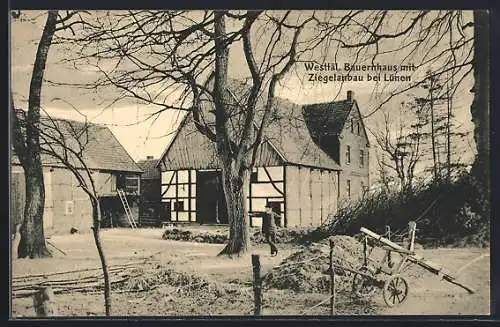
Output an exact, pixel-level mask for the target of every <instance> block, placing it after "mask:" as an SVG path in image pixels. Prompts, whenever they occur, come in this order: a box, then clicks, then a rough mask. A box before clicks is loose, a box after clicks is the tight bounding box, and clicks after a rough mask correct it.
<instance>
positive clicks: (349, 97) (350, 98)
mask: <svg viewBox="0 0 500 327" xmlns="http://www.w3.org/2000/svg"><path fill="white" fill-rule="evenodd" d="M352 100H354V92H353V91H351V90H349V91H347V101H350V102H352Z"/></svg>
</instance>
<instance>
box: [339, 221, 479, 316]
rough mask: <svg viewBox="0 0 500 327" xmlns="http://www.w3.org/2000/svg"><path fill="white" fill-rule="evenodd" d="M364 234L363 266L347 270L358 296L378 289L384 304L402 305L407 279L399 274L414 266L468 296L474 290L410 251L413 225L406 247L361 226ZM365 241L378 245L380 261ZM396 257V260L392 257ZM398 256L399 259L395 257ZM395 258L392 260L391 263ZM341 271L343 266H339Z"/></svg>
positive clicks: (405, 294) (412, 249) (404, 298)
mask: <svg viewBox="0 0 500 327" xmlns="http://www.w3.org/2000/svg"><path fill="white" fill-rule="evenodd" d="M360 231H361V233H363V234H364V236H365V238H364V264H363V266H361V267H360V268H359V269H347V270H350V271H351V272H352V273H354V277H353V280H352V290H353V292H354V293H355V294H356V295H357V296H359V297H369V296H372V295H373V294H374V293H375V291H376V290H377V289H382V295H383V298H384V302H385V303H386V304H387V305H388V306H390V307H392V306H396V305H399V304H401V303H403V302H404V301H405V300H406V299H407V297H408V289H409V285H408V280H407V278H405V277H404V276H403V272H404V271H405V270H406V268H407V267H408V266H409V265H413V264H416V265H418V266H420V267H422V268H424V269H425V270H427V271H429V272H431V273H433V274H435V275H437V276H439V277H441V278H442V279H443V280H445V281H447V282H450V283H452V284H455V285H457V286H459V287H461V288H463V289H465V290H466V291H467V292H469V293H474V290H473V289H472V288H470V287H469V286H467V285H464V284H463V283H460V282H458V281H457V280H456V278H455V276H453V275H452V274H451V273H449V272H447V271H446V270H445V269H443V268H442V267H440V266H439V265H437V264H435V263H433V262H431V261H429V260H426V259H424V258H423V257H422V256H420V255H418V254H416V253H415V251H414V240H415V231H416V224H415V223H414V222H410V224H409V235H408V236H409V242H408V243H409V244H408V246H407V248H405V247H403V246H401V245H399V244H396V243H394V242H392V241H391V240H389V239H388V238H385V237H383V236H381V235H379V234H377V233H375V232H372V231H371V230H369V229H367V228H364V227H361V230H360ZM368 239H371V240H372V241H374V242H373V243H375V245H378V244H380V245H382V246H381V247H382V249H383V250H384V251H385V255H384V256H383V258H382V259H381V260H378V261H377V260H374V259H372V258H371V257H370V255H369V254H368ZM393 254H395V255H394V256H393ZM394 257H396V258H394ZM398 257H399V260H397V258H398ZM395 259H396V260H395ZM342 268H344V269H345V267H342Z"/></svg>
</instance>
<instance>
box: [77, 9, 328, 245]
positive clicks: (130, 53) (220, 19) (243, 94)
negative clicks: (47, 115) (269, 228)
mask: <svg viewBox="0 0 500 327" xmlns="http://www.w3.org/2000/svg"><path fill="white" fill-rule="evenodd" d="M315 20H316V18H315V15H314V13H312V14H311V15H301V14H292V13H291V12H290V11H287V12H276V13H267V12H262V11H248V12H239V11H237V12H230V11H215V12H212V11H205V12H183V11H180V12H169V11H167V12H150V11H140V12H127V13H126V14H123V13H119V14H115V15H112V16H109V17H108V16H106V15H104V16H102V15H101V16H100V17H99V19H97V20H96V21H95V22H94V26H93V28H87V29H86V30H85V31H84V36H83V37H82V38H80V39H78V40H77V41H75V40H74V39H73V40H72V41H73V42H76V43H77V44H79V45H80V46H82V47H81V52H80V53H79V58H78V62H79V63H84V64H87V65H88V64H94V65H96V67H97V68H98V69H99V70H100V71H101V72H102V74H103V76H104V78H103V79H101V80H100V81H98V83H97V85H96V84H93V85H92V86H91V87H96V86H97V87H108V86H114V87H117V88H118V89H120V90H122V93H121V96H122V97H133V98H135V99H139V100H141V101H144V102H146V103H148V104H153V105H158V106H159V107H160V108H161V109H159V110H158V112H156V113H154V115H159V114H160V113H161V112H162V111H164V110H167V109H176V110H182V111H186V112H189V113H190V114H192V116H193V119H194V122H195V125H196V127H197V129H198V131H199V132H200V133H202V134H203V135H205V136H206V137H207V138H208V139H209V140H211V141H212V142H214V145H215V149H216V153H217V158H218V161H219V164H220V169H221V173H222V188H223V191H224V196H225V199H226V201H225V202H226V206H227V212H228V217H229V225H230V231H229V242H228V244H227V246H226V247H225V248H224V249H223V250H222V252H221V254H236V253H238V254H239V253H244V252H246V251H247V249H248V244H249V234H248V225H249V222H248V216H247V208H246V194H245V192H246V189H247V187H246V186H247V185H248V179H249V176H248V175H249V173H248V172H249V170H250V169H252V167H253V166H254V165H255V161H256V159H257V155H258V149H259V146H260V144H261V143H262V142H263V140H264V128H265V126H267V125H268V122H269V119H270V115H271V111H272V108H273V106H274V100H275V92H276V87H277V84H278V83H279V82H280V80H282V78H283V77H284V76H285V74H287V72H289V71H290V69H291V67H292V66H293V65H294V63H295V62H296V61H297V59H298V58H299V56H300V54H304V53H306V52H308V51H310V50H311V49H310V46H311V44H310V43H307V42H302V41H301V40H300V35H301V32H302V31H303V30H304V29H305V28H306V27H307V25H308V24H309V23H313V22H314V21H315ZM318 33H324V32H323V31H319V32H318ZM255 40H257V42H256V41H255ZM301 42H302V43H301ZM299 43H300V46H299ZM236 44H239V45H241V46H242V48H243V53H244V57H245V63H246V68H247V69H248V71H249V73H250V79H249V80H248V83H246V85H245V86H244V89H242V90H240V92H239V93H240V94H235V91H234V90H231V86H230V82H229V81H228V72H229V67H228V60H229V57H228V54H229V50H230V47H231V46H234V45H236ZM109 63H112V67H113V68H111V69H106V67H105V65H106V64H109ZM169 97H170V98H172V97H177V98H178V99H180V100H178V101H173V102H172V101H170V102H169V101H168V98H169ZM118 100H119V99H117V101H118ZM211 113H212V114H215V122H214V121H213V119H211V118H210V114H211Z"/></svg>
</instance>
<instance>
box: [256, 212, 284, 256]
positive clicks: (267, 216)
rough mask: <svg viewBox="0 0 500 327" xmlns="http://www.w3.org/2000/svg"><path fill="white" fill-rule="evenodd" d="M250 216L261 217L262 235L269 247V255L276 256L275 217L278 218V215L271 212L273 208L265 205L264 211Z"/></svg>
mask: <svg viewBox="0 0 500 327" xmlns="http://www.w3.org/2000/svg"><path fill="white" fill-rule="evenodd" d="M250 215H251V216H260V217H262V233H263V234H264V237H265V238H266V242H267V243H268V244H269V246H270V247H271V255H272V256H273V257H274V256H276V255H277V254H278V248H277V247H276V221H275V217H280V215H278V214H277V213H275V212H274V211H273V208H272V207H271V205H270V204H269V203H267V204H266V211H264V212H262V211H258V212H251V213H250Z"/></svg>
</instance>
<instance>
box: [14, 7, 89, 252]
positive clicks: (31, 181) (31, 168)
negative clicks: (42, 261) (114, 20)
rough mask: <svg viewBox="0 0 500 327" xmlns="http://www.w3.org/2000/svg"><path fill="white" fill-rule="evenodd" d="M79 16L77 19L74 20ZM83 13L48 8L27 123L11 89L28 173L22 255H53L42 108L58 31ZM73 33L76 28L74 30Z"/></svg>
mask: <svg viewBox="0 0 500 327" xmlns="http://www.w3.org/2000/svg"><path fill="white" fill-rule="evenodd" d="M21 16H22V13H21V11H19V10H17V11H12V17H13V18H14V19H18V18H20V17H21ZM75 18H78V19H75ZM82 23H83V20H82V19H81V16H80V12H78V11H65V12H64V13H60V12H59V11H57V10H49V11H48V13H47V20H46V22H45V25H44V28H43V31H42V36H41V37H40V42H39V43H38V47H37V52H36V56H35V61H34V64H33V69H32V74H31V82H30V87H29V98H28V108H27V109H28V110H27V117H26V122H25V124H23V126H21V125H20V124H19V121H18V120H17V115H16V107H15V103H14V98H13V95H12V90H11V94H10V97H11V100H10V106H11V115H10V117H11V127H12V132H13V135H12V145H13V147H14V151H15V152H16V155H17V157H18V158H19V161H20V163H21V166H22V167H23V170H24V175H25V187H26V205H25V210H24V218H23V222H22V225H21V229H20V231H21V241H20V243H19V248H18V256H19V257H20V258H25V257H29V258H37V257H44V256H50V252H49V251H48V249H47V247H46V244H45V235H44V231H43V211H44V204H45V190H44V181H43V168H42V161H41V158H40V128H39V127H40V126H39V124H40V107H41V98H42V86H43V82H44V74H45V66H46V63H47V57H48V54H49V50H50V48H51V45H52V43H53V38H54V35H55V34H56V32H58V31H63V30H70V31H73V27H74V26H75V25H78V24H82ZM73 32H74V31H73Z"/></svg>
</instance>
